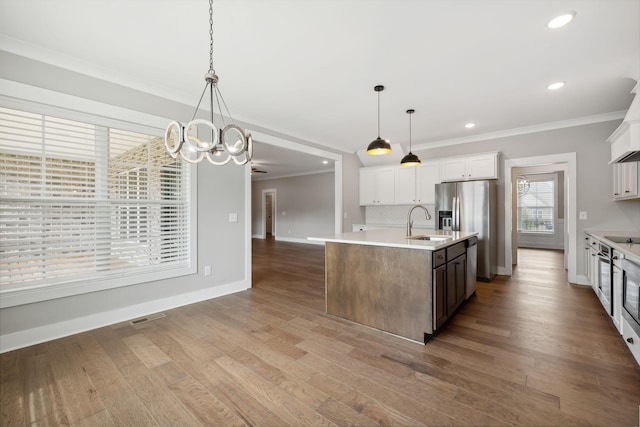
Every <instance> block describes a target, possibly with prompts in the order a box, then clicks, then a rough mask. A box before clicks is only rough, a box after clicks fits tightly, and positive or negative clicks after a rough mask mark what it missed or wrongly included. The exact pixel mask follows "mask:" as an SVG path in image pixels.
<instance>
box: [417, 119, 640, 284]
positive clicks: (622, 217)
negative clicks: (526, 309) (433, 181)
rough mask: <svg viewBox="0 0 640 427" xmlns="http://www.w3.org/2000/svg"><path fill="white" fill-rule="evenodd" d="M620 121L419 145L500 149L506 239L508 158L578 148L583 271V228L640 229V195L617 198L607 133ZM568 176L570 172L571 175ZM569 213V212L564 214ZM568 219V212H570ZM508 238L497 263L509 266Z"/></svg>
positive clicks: (444, 150) (443, 153)
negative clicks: (637, 198) (584, 215)
mask: <svg viewBox="0 0 640 427" xmlns="http://www.w3.org/2000/svg"><path fill="white" fill-rule="evenodd" d="M619 124H620V121H612V122H604V123H595V124H590V125H583V126H575V127H571V128H564V129H556V130H549V131H544V132H537V133H530V134H526V135H518V136H510V137H505V138H498V139H493V140H487V141H479V142H473V143H468V144H459V145H453V146H449V147H439V148H434V149H430V150H420V151H417V150H414V151H416V154H418V155H419V156H420V157H421V158H423V159H429V158H438V157H447V156H456V155H460V154H462V153H465V154H472V153H482V152H489V151H500V152H501V153H502V155H501V157H500V161H499V174H500V175H499V176H500V179H499V180H498V206H500V209H499V211H498V239H499V240H498V241H499V242H504V239H505V236H504V226H503V225H504V221H505V218H504V200H505V199H504V164H505V160H506V159H517V158H524V157H535V156H543V155H549V154H561V153H569V152H575V153H576V158H577V167H576V169H577V172H576V173H577V192H578V194H577V207H576V208H577V209H576V212H579V211H586V212H587V213H588V219H587V220H578V219H577V218H575V220H576V222H577V235H576V239H577V242H576V244H577V248H578V251H579V254H577V257H576V259H577V268H576V273H577V274H584V265H583V257H582V256H581V254H582V252H581V250H582V247H583V245H582V242H583V239H584V230H585V229H588V228H591V229H609V230H638V229H640V201H623V202H614V201H613V199H612V192H611V189H612V188H613V172H612V166H610V165H608V164H607V163H608V162H609V159H610V158H611V152H610V148H609V144H608V143H607V142H605V141H606V139H607V138H608V137H609V135H611V133H612V132H613V131H614V130H615V129H616V127H617V126H618V125H619ZM566 178H567V179H569V177H566ZM565 217H566V215H565ZM565 224H566V218H565ZM504 265H505V253H504V244H503V243H500V244H499V249H498V266H500V267H504Z"/></svg>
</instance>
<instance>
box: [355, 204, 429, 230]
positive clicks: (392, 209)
mask: <svg viewBox="0 0 640 427" xmlns="http://www.w3.org/2000/svg"><path fill="white" fill-rule="evenodd" d="M412 206H413V205H397V206H367V207H366V208H365V212H366V214H365V215H366V216H365V219H366V222H367V224H376V225H377V224H381V225H406V224H407V214H408V213H409V210H410V209H411V207H412ZM423 206H424V207H425V208H427V210H428V211H429V213H430V214H431V220H429V221H427V220H426V218H425V217H424V211H423V210H422V209H416V210H414V211H413V214H412V215H411V219H413V225H414V226H416V227H418V226H422V227H434V224H435V206H434V205H423Z"/></svg>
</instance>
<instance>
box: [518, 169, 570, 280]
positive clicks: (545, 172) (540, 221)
mask: <svg viewBox="0 0 640 427" xmlns="http://www.w3.org/2000/svg"><path fill="white" fill-rule="evenodd" d="M567 171H568V164H567V163H566V162H563V163H555V164H549V165H532V166H523V167H514V168H512V170H511V175H512V179H511V181H512V182H513V183H514V184H515V185H514V190H515V191H514V192H513V193H514V194H513V199H512V204H513V208H512V209H513V211H515V215H513V217H512V220H513V221H514V224H513V226H512V229H513V230H514V231H515V232H514V233H513V259H512V264H513V265H517V264H519V260H520V255H521V254H535V253H536V251H533V252H532V251H522V250H521V249H523V248H527V249H537V250H552V251H560V252H561V253H562V252H564V255H563V262H562V264H563V268H565V269H566V268H567V264H568V263H567V252H568V251H566V250H565V246H566V243H567V240H568V236H567V229H566V226H565V225H566V223H565V212H566V206H567V196H566V195H567V191H566V183H567V180H566V172H567Z"/></svg>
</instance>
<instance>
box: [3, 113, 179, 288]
mask: <svg viewBox="0 0 640 427" xmlns="http://www.w3.org/2000/svg"><path fill="white" fill-rule="evenodd" d="M123 127H124V126H123ZM188 174H189V171H188V168H187V167H186V166H185V164H184V163H181V162H175V160H174V159H172V158H171V157H170V156H168V155H167V154H166V152H165V149H164V144H163V142H162V137H160V136H155V135H145V134H141V133H136V132H131V131H126V130H120V129H116V128H111V127H104V126H97V125H93V124H90V123H82V122H78V121H72V120H67V119H62V118H56V117H51V116H48V115H43V114H34V113H28V112H23V111H18V110H14V109H9V108H0V285H1V288H0V289H5V290H6V289H24V288H29V287H33V286H49V285H58V284H66V283H70V282H78V281H85V282H91V281H95V280H104V279H111V278H117V277H124V276H127V277H128V278H130V277H131V276H135V275H143V274H145V273H150V272H153V273H157V272H158V271H162V270H166V271H171V270H174V269H176V270H177V269H181V268H184V267H186V266H188V264H189V261H190V260H189V248H190V244H189V239H190V212H189V211H190V206H189V197H188V195H189V179H188ZM141 281H143V280H141Z"/></svg>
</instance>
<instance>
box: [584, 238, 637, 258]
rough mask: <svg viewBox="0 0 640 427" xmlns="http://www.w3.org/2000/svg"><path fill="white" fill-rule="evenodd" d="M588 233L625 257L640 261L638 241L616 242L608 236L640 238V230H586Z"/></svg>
mask: <svg viewBox="0 0 640 427" xmlns="http://www.w3.org/2000/svg"><path fill="white" fill-rule="evenodd" d="M584 232H585V233H586V234H588V235H590V236H592V237H594V238H595V239H598V240H600V241H601V242H602V243H604V244H606V245H607V246H610V247H612V248H613V249H615V250H617V251H619V252H621V253H623V254H624V256H625V258H627V259H629V260H633V261H634V262H637V263H640V244H637V243H616V242H614V241H612V240H609V239H607V237H635V238H640V231H607V230H585V231H584Z"/></svg>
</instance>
